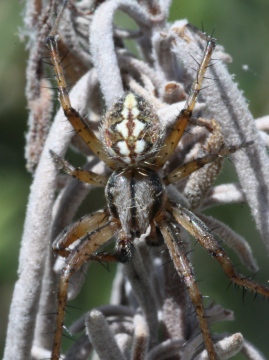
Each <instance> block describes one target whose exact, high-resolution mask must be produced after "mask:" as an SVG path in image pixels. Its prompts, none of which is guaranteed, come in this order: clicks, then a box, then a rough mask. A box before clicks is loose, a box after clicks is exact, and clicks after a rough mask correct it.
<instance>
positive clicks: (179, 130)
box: [154, 38, 216, 167]
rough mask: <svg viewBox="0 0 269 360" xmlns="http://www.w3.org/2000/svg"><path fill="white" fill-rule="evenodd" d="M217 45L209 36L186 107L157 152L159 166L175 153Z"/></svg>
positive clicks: (157, 164)
mask: <svg viewBox="0 0 269 360" xmlns="http://www.w3.org/2000/svg"><path fill="white" fill-rule="evenodd" d="M215 46H216V42H215V40H214V39H212V38H209V40H208V41H207V45H206V48H205V50H204V53H203V57H202V61H201V63H200V65H199V68H198V71H197V75H196V78H195V80H194V82H193V84H192V87H191V92H190V94H189V96H188V98H187V101H186V104H185V106H184V108H183V109H182V110H181V111H180V113H179V115H178V116H177V118H176V119H175V122H174V124H173V125H172V127H171V128H170V131H169V133H168V135H167V137H166V139H165V142H164V144H163V146H162V147H161V149H160V151H159V152H158V154H157V160H156V162H155V163H154V165H156V166H157V167H162V166H163V165H164V163H165V162H166V161H167V160H168V158H169V157H170V156H171V155H172V154H173V152H174V150H175V148H176V147H177V144H178V142H179V141H180V139H181V137H182V135H183V134H184V131H185V129H186V127H187V125H188V123H189V120H190V118H191V116H192V112H193V109H194V106H195V104H196V101H197V97H198V95H199V93H200V91H201V89H202V81H203V78H204V75H205V72H206V69H207V67H208V66H209V63H210V60H211V55H212V52H213V50H214V48H215Z"/></svg>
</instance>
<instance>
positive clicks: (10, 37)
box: [0, 0, 269, 359]
mask: <svg viewBox="0 0 269 360" xmlns="http://www.w3.org/2000/svg"><path fill="white" fill-rule="evenodd" d="M21 12H22V4H21V3H19V2H16V1H1V2H0V43H1V57H0V98H1V102H0V118H1V121H0V182H1V184H0V185H1V186H0V229H1V230H0V233H1V235H2V236H1V241H0V256H1V261H0V294H1V308H0V318H1V319H2V326H1V328H0V349H1V350H2V347H3V345H4V337H5V331H6V322H7V317H8V308H9V305H10V300H11V296H12V289H13V286H14V282H15V280H16V271H17V266H18V260H17V259H18V254H19V247H20V238H21V234H22V229H23V218H24V214H25V209H26V201H27V193H28V188H29V185H30V180H31V179H30V176H29V175H28V174H27V173H26V170H25V167H24V133H25V131H26V122H27V111H26V109H25V108H26V101H25V95H24V87H25V67H26V57H27V54H26V52H25V50H24V44H22V43H20V41H19V38H18V26H22V19H21V17H20V13H21ZM268 13H269V2H268V0H248V1H245V0H233V1H226V2H224V1H222V0H207V1H201V0H184V1H183V0H181V1H180V0H174V1H173V6H172V9H171V14H170V20H171V21H174V20H176V19H182V18H187V19H188V20H189V21H190V22H191V23H193V24H194V25H196V26H197V27H200V28H201V27H202V24H203V27H204V29H205V30H206V31H207V32H208V33H211V32H212V30H213V29H215V30H214V36H215V37H216V38H218V40H219V43H220V44H222V45H224V46H225V49H226V51H227V52H228V53H229V54H231V55H232V57H233V60H234V61H233V63H232V64H231V65H230V66H229V68H230V71H231V73H234V74H236V77H235V79H236V81H237V82H238V83H239V84H240V85H239V86H240V88H241V89H242V90H243V91H244V93H245V96H246V98H247V99H248V100H249V102H250V105H249V106H250V109H251V111H252V112H253V113H254V116H255V117H259V116H263V115H265V114H268V113H269V103H268V85H267V84H268V79H269V66H268V59H269V47H268V45H267V40H266V39H267V38H268V33H269V23H268ZM243 65H248V69H249V70H248V71H245V70H243ZM234 179H235V175H234V170H233V166H232V164H229V163H228V164H227V165H226V170H225V172H224V175H223V177H222V181H232V180H234ZM85 211H88V210H85ZM212 214H213V215H214V216H215V217H217V218H219V219H221V220H222V221H224V222H225V223H227V224H229V225H230V226H231V227H232V228H233V229H234V230H235V231H237V232H239V233H240V234H241V235H243V236H245V237H246V238H247V240H248V241H249V242H250V243H251V246H252V248H253V251H254V254H255V256H256V257H257V259H258V262H259V265H260V266H261V270H260V272H259V274H258V275H257V276H256V279H257V280H258V281H260V282H267V281H268V280H269V279H268V277H267V271H268V270H269V266H268V255H267V252H266V250H265V247H264V245H263V244H262V243H261V241H260V238H259V235H258V234H257V232H256V231H255V224H254V222H253V220H252V219H251V216H250V212H249V210H248V208H247V206H245V205H233V206H226V207H223V208H219V209H214V211H213V212H212ZM193 247H194V249H195V252H194V262H195V269H196V274H197V278H198V280H201V281H200V282H199V286H200V288H201V289H202V291H203V294H204V295H208V296H209V299H210V300H211V301H212V300H214V301H215V302H216V303H220V304H222V305H223V306H224V307H227V308H230V309H232V310H234V311H235V315H236V321H235V322H233V323H231V324H224V325H223V327H220V326H218V328H216V329H215V328H214V330H216V331H231V332H235V331H242V332H243V334H244V335H245V336H246V338H247V339H248V340H250V341H252V342H253V343H254V344H255V345H256V346H257V347H258V348H259V349H261V350H262V351H263V352H264V354H265V356H266V357H267V358H269V350H268V344H267V338H268V323H269V311H268V303H267V302H266V301H262V299H261V298H260V297H258V298H257V299H256V300H255V301H253V296H252V295H251V294H247V295H246V298H245V299H244V300H242V296H241V294H240V293H241V290H237V291H235V292H233V291H232V288H233V287H232V286H231V287H230V288H229V290H227V285H228V280H227V279H226V278H225V275H224V274H223V272H222V269H221V268H220V266H219V265H218V264H217V263H216V262H215V261H214V260H211V259H210V258H209V256H208V255H207V254H206V253H205V252H204V251H203V250H202V249H200V248H199V246H197V245H193ZM229 254H231V252H229ZM231 257H232V258H233V259H234V261H235V263H236V264H238V259H237V258H236V257H233V254H231ZM205 265H206V266H205ZM241 268H242V271H244V273H246V274H248V272H247V271H246V269H244V268H243V267H242V266H241V267H240V269H241ZM91 273H94V278H93V279H89V280H90V281H88V280H86V284H85V285H87V286H85V289H84V292H83V293H84V295H85V294H86V296H85V297H84V298H83V295H82V294H81V295H80V297H79V299H77V300H76V304H77V305H78V306H79V307H80V309H81V308H82V309H88V308H89V307H90V306H94V305H95V306H96V305H97V304H102V303H104V301H105V300H104V298H102V295H104V294H105V291H106V298H107V297H108V295H107V290H106V289H107V284H106V281H105V280H107V281H110V282H111V280H112V278H113V272H112V273H108V272H107V271H106V270H105V269H104V268H103V267H101V266H100V265H98V264H97V265H96V264H95V265H93V267H92V268H91ZM97 273H98V274H102V275H103V277H102V280H101V281H100V280H99V275H98V274H97ZM212 274H213V275H214V276H213V275H212ZM91 278H92V277H91ZM92 280H93V281H92ZM89 292H90V293H91V295H90V296H89V295H88V294H89ZM101 293H102V294H101ZM101 298H102V300H100V299H101ZM70 312H75V314H74V316H76V317H77V316H79V315H80V314H77V313H76V311H75V310H74V311H73V310H72V311H70ZM253 324H255V326H253ZM1 350H0V353H1ZM239 358H240V357H237V359H239Z"/></svg>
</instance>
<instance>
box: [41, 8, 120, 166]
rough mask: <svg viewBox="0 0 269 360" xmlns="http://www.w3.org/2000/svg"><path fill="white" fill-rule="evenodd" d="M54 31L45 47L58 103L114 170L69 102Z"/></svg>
mask: <svg viewBox="0 0 269 360" xmlns="http://www.w3.org/2000/svg"><path fill="white" fill-rule="evenodd" d="M61 15H62V12H60V13H59V16H58V17H57V20H56V21H57V23H58V22H59V17H60V16H61ZM54 32H55V29H54V28H53V30H52V31H51V33H50V35H49V36H48V37H47V39H46V43H47V46H48V48H49V51H50V58H51V61H52V65H53V69H54V73H55V76H56V80H57V86H58V91H59V98H60V102H61V105H62V108H63V111H64V114H65V116H66V117H67V119H68V120H69V122H70V123H71V125H72V126H73V128H74V129H75V131H76V133H77V134H78V135H79V136H80V137H81V138H82V139H83V140H84V141H85V143H86V144H87V145H88V147H89V148H90V150H91V151H92V152H93V153H94V154H95V155H96V156H97V157H98V158H99V159H100V160H102V161H104V162H105V163H106V164H107V166H109V167H110V168H111V169H115V164H114V161H113V160H112V159H110V158H109V156H108V155H107V154H106V152H105V151H104V148H103V144H102V142H101V141H100V140H99V139H98V138H97V136H96V135H95V134H94V132H93V131H92V130H91V128H90V127H89V124H88V123H87V122H86V121H85V120H84V119H83V117H82V116H81V115H80V114H79V112H78V111H76V110H75V109H74V108H73V107H72V105H71V102H70V98H69V94H68V90H67V84H66V80H65V76H64V72H63V68H62V61H61V59H60V56H59V51H58V46H57V41H58V36H57V35H55V34H54Z"/></svg>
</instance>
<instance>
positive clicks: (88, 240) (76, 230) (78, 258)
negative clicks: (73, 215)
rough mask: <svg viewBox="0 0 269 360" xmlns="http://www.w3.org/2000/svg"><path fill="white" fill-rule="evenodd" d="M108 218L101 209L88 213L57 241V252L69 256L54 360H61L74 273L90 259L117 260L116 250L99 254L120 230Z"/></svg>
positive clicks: (60, 297) (60, 293)
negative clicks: (73, 245) (65, 317)
mask: <svg viewBox="0 0 269 360" xmlns="http://www.w3.org/2000/svg"><path fill="white" fill-rule="evenodd" d="M107 219H108V216H107V213H106V212H99V213H96V214H94V215H93V216H90V215H87V216H85V217H84V218H82V219H81V220H79V221H77V222H76V223H75V224H74V225H72V226H71V227H70V228H69V229H68V232H67V233H66V234H65V235H64V236H63V237H62V238H61V237H60V238H59V237H58V238H57V239H56V241H55V243H54V248H55V249H56V250H57V251H58V253H59V254H60V255H62V256H64V257H67V259H66V265H65V267H64V268H63V270H62V273H61V276H60V282H59V287H58V308H57V315H56V326H55V330H54V340H53V350H52V355H51V360H59V358H60V350H61V338H62V329H63V324H64V316H65V307H66V301H67V290H68V283H69V279H70V277H71V275H72V274H74V273H75V272H76V271H78V270H79V269H80V268H81V266H82V265H83V264H84V263H86V262H87V261H118V258H117V254H116V253H115V254H105V253H99V254H98V253H97V251H98V250H100V248H101V247H102V246H103V245H104V244H105V243H106V242H107V241H108V240H109V239H110V238H111V237H112V236H113V235H114V234H115V232H116V231H117V230H118V225H117V224H116V223H115V222H113V221H107ZM88 231H90V232H88ZM77 240H79V244H78V245H77V246H75V248H74V249H72V250H69V251H68V249H67V248H68V247H69V246H70V245H71V244H72V243H74V242H75V241H77ZM68 254H69V255H68Z"/></svg>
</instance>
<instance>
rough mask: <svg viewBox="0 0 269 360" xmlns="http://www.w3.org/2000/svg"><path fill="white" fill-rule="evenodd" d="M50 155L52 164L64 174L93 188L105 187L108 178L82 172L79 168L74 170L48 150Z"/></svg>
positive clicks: (89, 172) (87, 171)
mask: <svg viewBox="0 0 269 360" xmlns="http://www.w3.org/2000/svg"><path fill="white" fill-rule="evenodd" d="M50 154H51V156H52V157H53V160H54V162H55V163H56V164H57V165H58V166H59V168H60V169H62V170H63V171H64V172H65V173H66V174H68V175H71V176H73V177H74V178H76V179H78V180H80V181H83V182H85V183H87V184H91V185H95V186H106V183H107V180H108V177H106V176H104V175H99V174H96V173H94V172H93V171H90V170H83V169H81V168H75V167H74V166H72V165H71V164H70V163H69V162H68V161H66V160H65V159H63V158H61V157H60V156H58V155H57V154H56V153H55V152H54V151H52V150H50Z"/></svg>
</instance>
